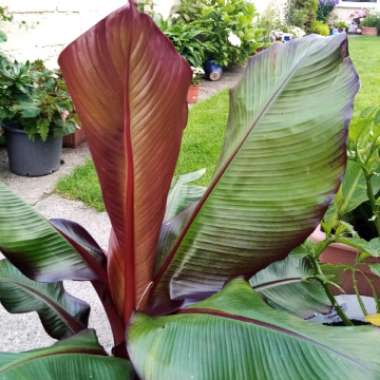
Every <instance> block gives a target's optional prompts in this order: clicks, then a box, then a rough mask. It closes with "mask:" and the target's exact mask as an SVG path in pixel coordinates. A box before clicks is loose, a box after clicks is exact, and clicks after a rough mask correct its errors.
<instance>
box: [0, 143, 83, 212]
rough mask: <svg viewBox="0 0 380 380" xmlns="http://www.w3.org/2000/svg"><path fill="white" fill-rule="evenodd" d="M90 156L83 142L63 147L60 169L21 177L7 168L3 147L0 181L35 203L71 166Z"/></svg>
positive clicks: (48, 191)
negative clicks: (71, 146) (43, 174)
mask: <svg viewBox="0 0 380 380" xmlns="http://www.w3.org/2000/svg"><path fill="white" fill-rule="evenodd" d="M89 157H90V153H89V151H88V148H87V146H86V145H85V144H84V145H82V146H80V147H78V148H77V149H63V153H62V165H61V167H60V169H59V170H58V171H57V172H55V173H53V174H50V175H47V176H44V177H21V176H18V175H16V174H13V173H11V172H10V171H9V169H8V156H7V152H6V149H5V148H1V149H0V181H1V182H3V183H4V184H6V185H7V186H8V187H9V188H10V189H11V190H12V191H14V192H15V193H16V194H18V195H19V196H20V197H21V198H22V199H24V200H25V201H26V202H28V203H30V204H33V205H34V204H36V203H37V202H38V201H39V200H40V199H41V198H43V197H44V196H47V195H49V194H51V193H52V192H53V191H54V188H55V184H56V183H57V180H58V179H59V178H61V177H63V176H65V175H67V174H69V173H70V172H71V171H72V170H73V168H75V167H76V166H78V165H81V164H83V163H85V162H86V160H87V159H88V158H89Z"/></svg>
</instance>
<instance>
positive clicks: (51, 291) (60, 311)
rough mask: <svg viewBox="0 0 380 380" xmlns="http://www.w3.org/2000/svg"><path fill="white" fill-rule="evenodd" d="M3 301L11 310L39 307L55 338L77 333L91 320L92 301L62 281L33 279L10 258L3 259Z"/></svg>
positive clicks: (0, 272) (0, 270)
mask: <svg viewBox="0 0 380 380" xmlns="http://www.w3.org/2000/svg"><path fill="white" fill-rule="evenodd" d="M0 302H1V303H2V305H3V306H4V307H5V309H6V310H7V311H8V312H10V313H28V312H31V311H36V312H37V313H38V316H39V318H40V320H41V322H42V325H43V326H44V329H45V331H46V332H47V333H48V334H49V335H50V336H51V337H53V338H55V339H62V338H66V337H68V336H71V335H74V334H76V333H78V332H80V331H81V330H84V329H85V328H86V327H87V324H88V317H89V313H90V307H89V305H88V304H86V303H85V302H83V301H81V300H79V299H77V298H75V297H73V296H71V295H70V294H68V293H66V292H65V290H64V288H63V285H62V283H56V284H43V283H38V282H35V281H32V280H29V279H28V278H27V277H25V276H23V275H22V274H21V273H20V272H19V271H18V270H17V269H16V268H15V267H14V266H12V265H11V264H10V263H9V262H7V261H6V260H1V261H0Z"/></svg>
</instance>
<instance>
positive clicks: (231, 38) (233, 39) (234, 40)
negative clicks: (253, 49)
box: [228, 32, 241, 47]
mask: <svg viewBox="0 0 380 380" xmlns="http://www.w3.org/2000/svg"><path fill="white" fill-rule="evenodd" d="M228 42H229V43H230V44H231V45H232V46H236V47H240V46H241V39H240V38H239V37H238V36H237V35H236V34H235V33H233V32H229V33H228Z"/></svg>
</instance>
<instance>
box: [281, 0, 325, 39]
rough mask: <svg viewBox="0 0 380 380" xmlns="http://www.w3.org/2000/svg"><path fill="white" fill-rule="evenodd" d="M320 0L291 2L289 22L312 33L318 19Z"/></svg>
mask: <svg viewBox="0 0 380 380" xmlns="http://www.w3.org/2000/svg"><path fill="white" fill-rule="evenodd" d="M317 10H318V0H289V7H288V22H289V23H290V24H291V25H296V26H298V27H300V28H302V29H304V30H305V31H306V32H311V26H312V23H313V22H314V21H315V20H316V18H317Z"/></svg>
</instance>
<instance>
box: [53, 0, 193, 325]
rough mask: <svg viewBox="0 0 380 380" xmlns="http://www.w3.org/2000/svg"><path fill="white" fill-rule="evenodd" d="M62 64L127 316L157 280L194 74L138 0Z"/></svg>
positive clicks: (115, 289)
mask: <svg viewBox="0 0 380 380" xmlns="http://www.w3.org/2000/svg"><path fill="white" fill-rule="evenodd" d="M59 63H60V66H61V68H62V71H63V74H64V77H65V80H66V82H67V84H68V88H69V91H70V94H71V96H72V98H73V101H74V104H75V105H76V109H77V111H78V114H79V117H80V119H81V122H82V127H83V128H84V130H85V132H86V136H87V140H88V143H89V146H90V149H91V153H92V156H93V159H94V162H95V165H96V167H97V173H98V176H99V179H100V183H101V187H102V192H103V197H104V201H105V206H106V209H107V211H108V213H109V215H110V219H111V223H112V226H113V232H112V234H111V238H110V247H109V253H108V257H109V264H108V270H109V277H110V278H111V281H112V283H111V288H112V294H113V298H114V301H115V303H116V304H117V306H118V310H119V312H120V314H124V316H125V319H126V320H128V319H129V315H130V313H131V310H133V309H134V308H136V306H137V305H139V304H140V303H142V299H141V298H142V297H143V295H144V294H145V291H146V288H147V287H148V286H149V284H150V282H151V279H152V274H153V267H154V255H155V248H156V244H157V242H158V237H159V230H160V227H161V223H162V220H163V217H164V213H165V203H166V197H167V193H168V191H169V188H170V183H171V180H172V175H173V172H174V169H175V163H176V160H177V157H178V153H179V147H180V141H181V138H182V131H183V129H184V127H185V125H186V120H187V104H186V93H187V89H188V87H189V85H190V82H191V71H190V68H189V67H188V65H187V63H186V62H185V61H184V59H183V58H182V57H180V56H179V55H178V54H177V53H176V51H175V49H174V47H173V45H172V44H171V43H170V42H169V40H168V39H167V38H166V37H164V35H163V34H162V33H161V32H160V31H159V30H158V28H157V27H156V26H155V25H154V23H153V21H152V20H151V19H149V18H148V17H147V16H146V15H143V14H141V13H139V12H137V10H136V8H135V6H134V4H133V1H129V2H128V5H126V6H124V7H122V8H120V9H119V10H117V11H115V12H114V13H112V14H111V15H109V16H108V17H107V18H105V19H104V20H102V21H101V22H99V23H98V24H97V25H96V26H95V27H93V28H92V29H91V30H90V31H88V32H87V33H85V34H84V35H82V36H81V37H80V38H79V39H78V40H76V41H74V42H73V43H72V44H71V45H69V46H68V47H67V48H66V49H65V50H64V51H63V52H62V54H61V56H60V58H59Z"/></svg>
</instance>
